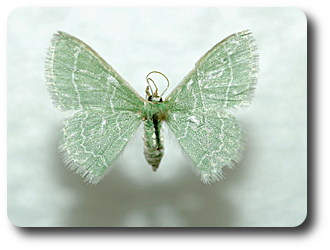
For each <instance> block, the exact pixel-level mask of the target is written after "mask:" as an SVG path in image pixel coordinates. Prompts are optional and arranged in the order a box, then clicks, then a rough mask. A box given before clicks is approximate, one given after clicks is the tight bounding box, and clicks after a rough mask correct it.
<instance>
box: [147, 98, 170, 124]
mask: <svg viewBox="0 0 330 250" xmlns="http://www.w3.org/2000/svg"><path fill="white" fill-rule="evenodd" d="M167 114H168V105H167V103H165V102H163V101H162V102H156V101H150V102H149V101H148V102H146V103H145V105H144V106H143V107H142V119H143V121H146V120H148V119H150V118H151V117H153V116H154V115H157V119H158V120H159V121H164V120H166V119H167Z"/></svg>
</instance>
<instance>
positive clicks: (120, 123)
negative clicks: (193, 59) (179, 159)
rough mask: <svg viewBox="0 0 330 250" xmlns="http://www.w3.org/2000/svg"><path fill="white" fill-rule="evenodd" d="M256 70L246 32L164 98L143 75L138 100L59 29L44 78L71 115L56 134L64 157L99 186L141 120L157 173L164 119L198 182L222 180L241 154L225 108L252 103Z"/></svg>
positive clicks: (234, 37) (57, 103)
mask: <svg viewBox="0 0 330 250" xmlns="http://www.w3.org/2000/svg"><path fill="white" fill-rule="evenodd" d="M258 72H259V53H258V46H257V44H256V42H255V40H254V38H253V36H252V33H251V32H250V31H249V30H245V31H242V32H238V33H235V34H233V35H231V36H229V37H227V38H226V39H224V40H223V41H221V42H220V43H218V44H216V45H215V46H214V47H213V48H212V49H211V50H210V51H208V52H207V53H206V54H205V55H204V56H203V57H202V58H201V59H200V60H199V61H198V62H197V63H196V65H195V67H194V68H193V69H192V70H191V71H190V72H189V74H188V75H187V76H186V77H185V78H184V79H183V80H182V81H181V82H180V83H179V84H178V86H177V87H176V88H175V89H174V90H173V91H172V92H171V93H170V94H169V95H168V96H167V97H166V98H164V97H163V94H164V93H165V91H166V89H165V91H164V92H163V93H162V94H161V95H159V94H158V89H157V85H156V84H155V82H154V81H153V80H152V79H151V78H150V77H149V75H150V73H149V74H148V76H147V83H148V86H147V89H146V99H144V98H142V97H140V96H139V95H138V94H137V92H136V91H135V90H134V89H133V88H132V87H131V86H130V85H129V84H128V83H127V82H126V81H125V80H124V79H123V78H122V77H121V76H120V75H119V74H118V73H117V72H116V71H115V70H114V69H113V68H112V67H111V66H110V65H109V64H108V63H106V62H105V61H104V60H103V59H102V58H101V57H100V56H99V55H98V54H97V53H96V52H95V51H94V50H93V49H92V48H90V47H89V46H88V45H86V44H85V43H84V42H82V41H80V40H79V39H77V38H75V37H73V36H71V35H69V34H67V33H64V32H58V33H57V34H54V36H53V38H52V40H51V45H50V47H49V49H48V57H47V62H46V81H47V87H48V90H49V92H50V94H51V97H52V99H53V103H54V106H55V107H56V108H57V109H59V110H61V111H65V110H74V111H75V113H74V114H73V115H72V116H71V117H70V118H68V119H66V120H65V121H64V128H63V129H62V131H61V142H60V146H59V148H60V151H61V152H62V153H63V159H64V161H65V163H66V164H67V165H68V166H69V168H70V169H72V170H74V171H76V172H77V173H79V174H81V175H82V177H83V178H84V179H85V181H87V182H89V183H98V182H99V181H100V180H101V179H102V178H103V177H104V175H105V174H106V173H107V172H108V170H110V168H111V164H112V163H113V161H114V160H115V159H116V158H117V157H118V155H119V154H120V152H121V151H122V150H123V149H124V147H125V145H126V144H127V142H128V141H129V139H130V138H131V137H132V135H133V133H134V131H135V130H136V129H137V128H138V126H139V125H140V124H141V122H143V123H144V135H143V139H144V155H145V158H146V160H147V162H148V163H149V164H150V165H151V166H152V169H153V170H154V171H156V170H157V168H158V166H159V164H160V162H161V159H162V156H163V154H164V145H163V137H162V135H161V126H162V123H163V122H166V123H167V125H168V126H169V128H170V129H171V130H172V132H173V133H174V134H175V136H176V138H177V140H178V142H179V143H180V145H181V146H182V147H183V149H184V150H185V152H186V153H187V154H188V155H189V156H190V158H191V160H192V162H193V163H194V165H195V172H196V173H197V175H198V176H199V177H200V178H201V180H202V182H203V183H211V182H214V181H216V180H221V178H222V175H223V174H222V168H223V167H224V166H229V167H231V166H232V164H233V161H236V162H237V161H239V159H240V157H241V147H242V132H241V129H240V127H239V124H238V123H237V121H236V118H235V117H234V116H233V115H232V114H231V112H230V111H231V110H233V109H236V108H242V107H245V106H248V105H249V104H250V103H251V100H252V98H253V96H254V91H255V89H256V85H257V79H258ZM151 73H160V72H157V71H153V72H151ZM160 74H162V73H160ZM162 75H163V74H162ZM163 76H164V75H163ZM164 77H165V78H166V76H164ZM166 80H167V81H168V79H167V78H166Z"/></svg>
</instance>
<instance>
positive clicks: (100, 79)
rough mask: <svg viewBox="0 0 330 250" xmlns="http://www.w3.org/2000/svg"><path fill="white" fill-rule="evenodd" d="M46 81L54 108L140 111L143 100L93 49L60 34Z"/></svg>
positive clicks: (50, 55) (49, 59)
mask: <svg viewBox="0 0 330 250" xmlns="http://www.w3.org/2000/svg"><path fill="white" fill-rule="evenodd" d="M45 70H46V73H45V74H46V81H47V86H48V90H49V92H50V93H51V97H52V99H53V103H54V106H55V108H57V109H59V110H62V111H64V110H88V109H93V110H95V109H98V110H104V109H105V108H107V109H108V110H109V112H116V111H121V110H130V111H137V110H138V109H139V106H140V105H143V99H142V98H141V97H140V96H139V95H138V94H137V93H136V92H135V91H134V90H133V89H132V87H131V86H130V85H129V84H128V83H127V82H126V81H125V80H124V79H123V78H122V77H121V76H120V75H119V74H118V73H117V72H116V71H115V70H114V69H113V68H112V67H111V66H110V65H109V64H107V63H106V62H105V61H104V60H103V59H102V58H101V57H100V56H99V55H98V54H97V53H96V52H95V51H94V50H93V49H91V48H90V47H89V46H88V45H87V44H85V43H84V42H82V41H80V40H79V39H77V38H75V37H73V36H71V35H69V34H66V33H64V32H61V31H59V32H58V33H57V34H54V35H53V38H52V40H51V45H50V47H49V48H48V55H47V61H46V68H45Z"/></svg>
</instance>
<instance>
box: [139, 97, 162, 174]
mask: <svg viewBox="0 0 330 250" xmlns="http://www.w3.org/2000/svg"><path fill="white" fill-rule="evenodd" d="M166 117H167V107H166V104H165V103H164V102H155V101H151V102H147V103H146V104H145V106H144V109H143V121H144V134H143V141H144V156H145V158H146V160H147V162H148V163H149V164H150V165H151V166H152V169H153V170H154V171H156V170H157V168H158V166H159V163H160V161H161V159H162V157H163V155H164V143H163V136H162V135H161V127H162V121H163V120H166Z"/></svg>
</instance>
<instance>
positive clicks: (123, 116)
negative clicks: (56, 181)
mask: <svg viewBox="0 0 330 250" xmlns="http://www.w3.org/2000/svg"><path fill="white" fill-rule="evenodd" d="M140 123H141V117H139V115H138V114H137V113H132V112H129V111H121V112H117V113H108V112H105V111H92V110H85V111H80V112H77V113H75V114H73V115H72V116H71V117H70V118H69V119H67V120H66V121H65V122H64V124H65V126H64V128H63V129H62V131H61V144H60V147H59V148H60V151H62V152H63V158H64V162H65V163H66V164H68V166H69V169H71V170H74V171H75V172H77V173H79V174H81V176H82V177H83V178H84V179H85V181H87V182H89V183H93V184H95V183H98V182H99V181H100V180H101V179H102V178H103V177H104V175H105V174H106V173H107V172H108V170H110V166H111V164H112V162H113V161H114V160H115V159H116V158H117V157H118V155H119V154H120V152H121V151H122V150H123V149H124V147H125V145H126V144H127V142H128V140H129V139H130V138H131V137H132V135H133V133H134V131H135V130H136V129H137V127H138V126H139V124H140Z"/></svg>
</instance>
